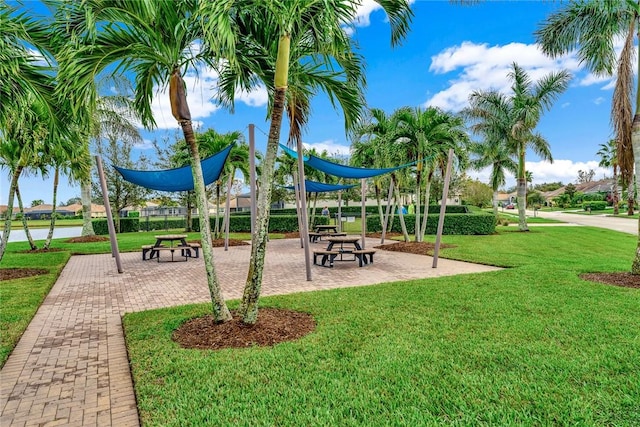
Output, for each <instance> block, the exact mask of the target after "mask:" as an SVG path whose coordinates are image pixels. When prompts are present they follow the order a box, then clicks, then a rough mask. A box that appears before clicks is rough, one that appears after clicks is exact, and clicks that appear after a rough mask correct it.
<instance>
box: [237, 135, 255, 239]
mask: <svg viewBox="0 0 640 427" xmlns="http://www.w3.org/2000/svg"><path fill="white" fill-rule="evenodd" d="M249 181H250V182H249V189H250V191H249V196H250V200H251V235H253V233H254V229H255V223H256V218H257V217H258V215H257V213H258V210H257V209H258V208H257V206H256V194H257V192H258V188H257V181H256V132H255V125H254V124H253V123H250V124H249ZM237 206H238V199H236V207H237Z"/></svg>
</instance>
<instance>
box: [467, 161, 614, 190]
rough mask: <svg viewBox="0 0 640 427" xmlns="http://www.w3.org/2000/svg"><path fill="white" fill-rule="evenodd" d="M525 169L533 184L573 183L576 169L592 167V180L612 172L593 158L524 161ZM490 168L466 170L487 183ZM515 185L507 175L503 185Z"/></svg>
mask: <svg viewBox="0 0 640 427" xmlns="http://www.w3.org/2000/svg"><path fill="white" fill-rule="evenodd" d="M525 169H526V170H527V171H530V172H531V174H532V176H533V184H534V185H535V184H542V183H545V182H558V181H560V182H562V183H563V184H569V183H570V182H572V183H575V182H576V181H577V179H578V171H579V170H583V171H585V172H588V171H589V170H591V169H593V170H594V171H595V173H596V174H595V176H594V178H593V179H594V180H599V179H603V178H605V177H608V178H611V176H612V175H613V172H612V171H611V170H610V169H605V168H601V167H600V166H598V162H597V161H595V160H592V161H588V162H574V161H572V160H555V161H554V162H553V163H549V162H546V161H539V162H526V164H525ZM490 173H491V169H490V168H486V169H483V170H481V171H468V175H469V176H470V177H472V178H474V179H475V178H477V179H479V180H480V181H481V182H484V183H488V182H489V175H490ZM515 185H516V180H515V177H514V176H513V175H511V174H509V175H507V183H506V185H505V187H507V188H509V187H513V186H515Z"/></svg>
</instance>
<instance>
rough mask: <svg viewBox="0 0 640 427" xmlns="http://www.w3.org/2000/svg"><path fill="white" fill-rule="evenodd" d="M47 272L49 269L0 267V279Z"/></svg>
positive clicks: (18, 277) (11, 278) (19, 277)
mask: <svg viewBox="0 0 640 427" xmlns="http://www.w3.org/2000/svg"><path fill="white" fill-rule="evenodd" d="M47 273H49V270H44V269H42V268H0V280H13V279H21V278H23V277H31V276H39V275H41V274H47Z"/></svg>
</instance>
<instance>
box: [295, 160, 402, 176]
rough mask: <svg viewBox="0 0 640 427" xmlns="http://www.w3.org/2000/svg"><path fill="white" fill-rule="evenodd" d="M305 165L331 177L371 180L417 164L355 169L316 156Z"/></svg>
mask: <svg viewBox="0 0 640 427" xmlns="http://www.w3.org/2000/svg"><path fill="white" fill-rule="evenodd" d="M305 163H306V164H307V165H309V166H311V167H312V168H314V169H317V170H319V171H322V172H324V173H328V174H329V175H333V176H339V177H341V178H353V179H362V178H371V177H373V176H378V175H384V174H385V173H389V172H393V171H395V170H398V169H402V168H406V167H407V166H411V165H414V164H415V162H413V163H408V164H406V165H401V166H396V167H395V168H385V169H367V168H354V167H353V166H345V165H341V164H338V163H333V162H329V161H327V160H323V159H321V158H320V157H316V156H309V160H307V161H306V162H305Z"/></svg>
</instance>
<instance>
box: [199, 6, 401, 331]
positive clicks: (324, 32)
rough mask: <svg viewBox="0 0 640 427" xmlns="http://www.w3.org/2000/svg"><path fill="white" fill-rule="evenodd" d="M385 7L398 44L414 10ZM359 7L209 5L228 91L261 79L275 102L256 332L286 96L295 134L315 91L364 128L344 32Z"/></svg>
mask: <svg viewBox="0 0 640 427" xmlns="http://www.w3.org/2000/svg"><path fill="white" fill-rule="evenodd" d="M378 3H380V4H381V6H382V7H383V8H384V9H385V11H386V12H387V15H388V16H389V22H390V24H391V27H392V41H393V42H397V41H399V40H400V39H401V38H402V37H404V35H405V34H406V33H407V31H408V27H409V21H410V17H411V10H410V8H409V5H408V3H407V2H406V1H405V0H395V1H383V0H379V1H378ZM359 5H360V2H359V1H355V0H351V1H338V0H315V1H313V0H310V1H305V2H297V1H293V2H274V1H268V0H261V1H254V0H235V1H234V0H219V1H215V2H206V3H204V2H203V3H202V11H203V15H204V16H207V17H208V21H207V23H208V24H209V26H210V27H209V30H210V34H219V33H220V28H224V29H225V30H229V32H228V33H225V35H226V36H227V37H225V38H224V39H219V41H220V43H219V45H218V48H217V49H216V50H217V51H219V52H222V54H223V55H224V56H225V58H226V59H227V60H228V62H227V63H226V65H227V69H230V70H231V71H233V72H232V73H230V74H228V77H225V78H222V80H223V82H224V81H226V82H227V83H228V85H227V86H226V87H227V89H232V90H233V91H235V89H236V85H237V84H238V82H240V85H241V86H243V87H245V88H246V87H251V86H252V85H253V84H255V80H256V78H258V79H259V80H260V81H261V82H262V83H264V84H265V85H266V86H267V88H268V89H269V91H270V94H271V97H270V112H271V125H270V130H269V138H268V141H267V149H266V154H265V158H264V161H263V162H262V168H263V170H262V175H261V183H260V189H261V191H260V193H259V195H258V215H257V219H256V224H255V225H256V232H255V233H254V236H253V241H252V248H251V261H250V266H249V274H248V276H247V282H246V285H245V290H244V293H243V298H242V303H241V306H240V310H239V311H240V313H241V315H242V317H243V321H244V322H245V323H249V324H253V323H255V322H256V320H257V313H258V299H259V296H260V289H261V284H262V271H263V268H264V257H265V251H266V243H267V231H268V222H269V207H270V204H271V203H270V202H271V188H272V186H271V183H272V181H273V174H274V168H275V159H276V156H277V151H278V141H279V139H280V128H281V124H282V117H283V115H284V113H285V111H287V110H285V104H286V102H287V90H288V89H287V88H288V86H289V85H290V83H293V84H292V85H291V91H290V92H289V94H290V95H291V96H290V97H289V100H290V102H291V103H292V104H291V105H292V108H290V109H289V110H288V111H290V112H291V111H293V112H296V111H299V112H303V114H302V115H293V120H292V127H294V128H296V127H298V128H300V126H299V125H302V123H303V122H304V120H305V116H304V111H307V112H308V109H305V108H306V107H305V106H308V105H309V102H308V100H309V99H310V96H311V94H312V92H311V91H310V90H309V88H312V89H316V90H317V89H320V90H323V91H325V92H327V93H329V94H330V96H331V100H332V101H334V100H337V102H338V103H340V105H341V107H342V110H343V112H344V114H345V122H346V125H347V128H350V127H351V126H353V125H354V124H355V123H356V122H357V120H358V118H359V116H360V111H361V108H362V103H361V101H362V99H363V97H362V95H361V92H360V89H361V84H362V83H363V81H364V76H363V73H362V63H361V61H360V60H359V58H358V57H357V56H356V55H355V54H354V53H353V45H352V41H351V39H350V38H349V36H348V34H347V32H346V31H345V29H344V27H343V26H344V25H345V23H348V22H351V21H352V20H353V19H354V18H355V16H356V12H357V7H358V6H359ZM234 30H235V31H234ZM240 47H242V49H240ZM241 51H244V52H247V51H249V52H251V55H247V56H244V57H240V55H239V54H238V53H239V52H241ZM247 71H248V72H247ZM322 71H324V73H322V74H323V75H324V76H325V77H324V79H322V80H316V81H315V82H314V81H313V80H311V79H310V76H311V75H312V74H318V73H321V72H322ZM289 73H291V77H290V76H289ZM243 76H244V78H243ZM223 86H224V85H223ZM227 93H229V91H227ZM296 97H298V99H296ZM300 97H302V98H300ZM290 117H292V116H290ZM300 161H301V159H300Z"/></svg>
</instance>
